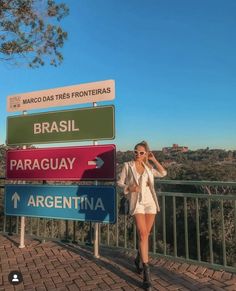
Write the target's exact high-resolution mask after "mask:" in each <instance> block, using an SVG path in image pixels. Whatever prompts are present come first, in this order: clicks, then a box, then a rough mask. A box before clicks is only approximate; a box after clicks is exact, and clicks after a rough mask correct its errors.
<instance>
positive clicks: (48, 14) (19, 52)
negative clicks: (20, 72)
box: [0, 0, 69, 68]
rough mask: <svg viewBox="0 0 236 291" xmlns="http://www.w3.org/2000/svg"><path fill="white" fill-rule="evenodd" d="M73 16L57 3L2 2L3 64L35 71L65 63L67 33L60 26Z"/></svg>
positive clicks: (32, 0)
mask: <svg viewBox="0 0 236 291" xmlns="http://www.w3.org/2000/svg"><path fill="white" fill-rule="evenodd" d="M68 12H69V9H68V8H67V6H66V5H65V4H56V3H55V1H54V0H0V60H1V61H7V62H11V63H13V64H21V63H24V64H25V63H26V64H28V65H29V66H30V67H31V68H35V67H39V66H41V65H44V63H45V61H49V62H50V64H51V65H54V66H57V65H59V64H60V63H61V61H62V60H63V56H62V54H61V53H60V51H59V50H60V48H62V47H63V44H64V41H65V40H66V39H67V33H66V32H65V31H63V30H62V28H61V27H60V26H58V25H57V24H58V22H60V21H61V19H62V18H63V17H65V16H66V15H67V14H68Z"/></svg>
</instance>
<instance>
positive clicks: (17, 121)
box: [7, 106, 115, 145]
mask: <svg viewBox="0 0 236 291" xmlns="http://www.w3.org/2000/svg"><path fill="white" fill-rule="evenodd" d="M114 118H115V117H114V106H101V107H92V108H80V109H74V110H66V111H56V112H47V113H40V114H30V115H29V114H28V115H20V116H9V117H8V118H7V144H8V145H23V144H40V143H54V142H66V141H67V142H72V141H79V140H80V141H82V140H98V139H114V137H115V129H114Z"/></svg>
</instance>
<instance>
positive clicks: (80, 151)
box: [6, 145, 116, 180]
mask: <svg viewBox="0 0 236 291" xmlns="http://www.w3.org/2000/svg"><path fill="white" fill-rule="evenodd" d="M115 153H116V147H115V145H94V146H80V147H61V148H43V149H42V148H41V149H26V150H22V149H19V150H8V151H7V172H6V178H7V179H14V180H15V179H17V180H114V179H115Z"/></svg>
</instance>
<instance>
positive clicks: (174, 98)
mask: <svg viewBox="0 0 236 291" xmlns="http://www.w3.org/2000/svg"><path fill="white" fill-rule="evenodd" d="M66 2H67V4H68V6H69V8H70V14H69V16H67V18H66V19H64V21H63V22H62V26H63V28H64V29H65V30H67V31H68V34H69V37H68V41H67V42H66V44H65V46H64V48H63V50H62V52H63V55H64V62H63V64H62V65H61V66H59V67H57V68H54V67H50V66H49V65H45V66H44V67H42V68H39V69H33V70H32V69H28V68H27V67H26V66H20V67H12V66H9V65H7V64H5V63H3V62H1V63H0V76H1V83H0V88H1V93H0V98H1V104H2V110H1V111H0V121H1V124H2V126H1V130H0V143H5V138H6V129H5V128H6V117H7V115H10V114H9V113H7V112H6V109H5V108H6V96H8V95H13V94H16V93H24V92H31V91H37V90H43V89H50V88H55V87H62V86H70V85H75V84H80V83H89V82H95V81H100V80H108V79H114V80H115V82H116V99H115V100H114V101H112V102H111V101H110V102H103V103H101V105H102V104H114V105H115V110H116V120H115V125H116V138H115V139H114V140H109V141H105V142H104V141H103V142H101V143H102V144H105V143H115V144H116V145H117V149H118V150H128V149H133V146H134V145H135V144H136V143H137V142H139V141H141V140H143V139H145V140H147V141H148V142H149V144H150V146H151V148H152V149H161V148H162V147H163V146H171V145H172V144H173V143H178V144H180V145H185V146H189V148H190V149H193V150H194V149H198V148H206V147H210V148H223V149H236V134H235V128H236V114H235V108H236V98H235V97H236V54H235V52H236V37H235V36H236V35H235V31H236V17H235V15H236V1H235V0H227V1H223V0H195V1H194V0H192V1H189V0H178V1H176V0H148V1H140V0H135V1H134V0H129V1H125V0H119V1H117V0H99V1H98V0H97V1H95V0H93V1H92V0H80V1H72V0H70V1H66ZM57 109H60V110H61V109H63V108H57ZM50 110H54V109H50ZM41 111H43V110H41ZM80 144H81V145H83V144H91V142H87V143H80V142H78V143H73V145H80ZM63 145H65V144H63ZM45 146H46V145H45ZM57 146H58V145H57Z"/></svg>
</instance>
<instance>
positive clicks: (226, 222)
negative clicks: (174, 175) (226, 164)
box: [0, 180, 236, 272]
mask: <svg viewBox="0 0 236 291" xmlns="http://www.w3.org/2000/svg"><path fill="white" fill-rule="evenodd" d="M183 185H185V186H187V187H188V189H187V191H186V193H184V192H185V191H183V192H177V191H176V187H177V186H178V187H179V186H181V187H182V186H183ZM172 186H174V189H175V191H174V192H172V191H166V189H165V188H166V187H167V188H168V187H172ZM0 187H1V188H2V189H1V194H2V193H3V188H4V185H2V186H0ZM163 187H164V191H163ZM189 187H190V188H191V190H194V189H196V192H198V193H190V191H189ZM199 187H200V190H199ZM204 187H206V192H207V193H203V188H204ZM210 187H211V189H210ZM157 188H158V189H159V191H158V198H159V203H160V208H161V212H160V213H159V214H158V215H157V216H156V221H155V224H154V227H153V230H152V233H151V235H150V246H149V249H150V254H151V255H153V256H165V257H168V258H171V259H174V260H180V261H186V262H189V263H197V264H200V265H205V266H208V267H212V268H214V269H224V270H226V271H231V272H236V182H213V181H175V180H171V181H167V180H158V181H157ZM214 188H215V189H216V191H215V192H216V193H214V194H212V193H211V192H212V189H214ZM220 189H221V190H222V189H224V191H221V190H220ZM225 190H227V191H225ZM213 192H214V191H213ZM219 192H224V194H219ZM0 197H1V196H0ZM119 198H120V197H119V195H117V200H118V202H119ZM117 205H119V203H117ZM91 226H93V223H89V222H79V221H63V220H54V219H44V218H31V217H29V218H27V220H26V233H27V234H28V235H33V236H36V237H37V238H40V239H41V240H42V241H43V240H45V239H59V240H65V241H72V242H75V243H88V244H92V243H93V241H92V238H93V235H92V231H93V227H91ZM99 228H100V231H99V240H100V244H101V245H103V246H109V247H116V248H117V247H119V248H125V249H130V250H136V247H137V233H136V228H135V225H134V223H133V220H132V218H131V217H130V216H120V215H118V216H117V222H116V224H111V225H109V224H100V225H99ZM0 232H4V233H9V234H12V233H16V234H18V233H19V218H18V217H6V216H4V215H3V207H1V200H0Z"/></svg>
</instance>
